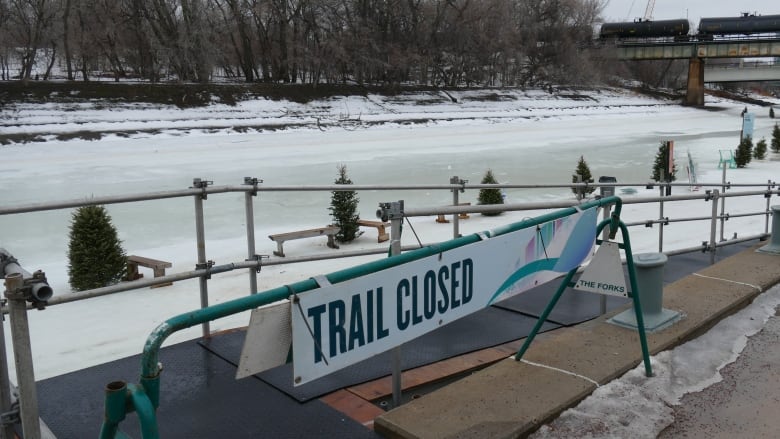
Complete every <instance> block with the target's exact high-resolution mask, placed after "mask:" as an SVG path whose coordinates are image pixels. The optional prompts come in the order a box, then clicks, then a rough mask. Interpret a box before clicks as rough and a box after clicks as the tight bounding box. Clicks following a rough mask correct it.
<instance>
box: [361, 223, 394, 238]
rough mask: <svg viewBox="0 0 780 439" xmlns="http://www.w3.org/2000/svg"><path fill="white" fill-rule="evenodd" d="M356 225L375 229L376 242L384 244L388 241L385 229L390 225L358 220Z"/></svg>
mask: <svg viewBox="0 0 780 439" xmlns="http://www.w3.org/2000/svg"><path fill="white" fill-rule="evenodd" d="M357 223H358V225H359V226H363V227H374V228H376V230H377V232H379V235H378V236H377V237H376V242H385V241H387V240H388V239H390V235H389V234H388V233H387V232H386V230H385V227H389V226H390V223H383V222H382V221H369V220H358V222H357Z"/></svg>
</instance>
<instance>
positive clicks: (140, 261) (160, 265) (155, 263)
mask: <svg viewBox="0 0 780 439" xmlns="http://www.w3.org/2000/svg"><path fill="white" fill-rule="evenodd" d="M139 265H140V266H142V267H146V268H151V269H152V272H153V273H154V277H162V276H165V269H166V268H171V267H172V266H173V264H171V263H170V262H168V261H159V260H157V259H152V258H145V257H143V256H136V255H130V256H128V257H127V280H136V279H140V278H142V277H144V275H143V274H141V273H139V272H138V266H139ZM168 285H173V282H168V283H164V284H159V285H152V286H151V287H150V288H159V287H167V286H168Z"/></svg>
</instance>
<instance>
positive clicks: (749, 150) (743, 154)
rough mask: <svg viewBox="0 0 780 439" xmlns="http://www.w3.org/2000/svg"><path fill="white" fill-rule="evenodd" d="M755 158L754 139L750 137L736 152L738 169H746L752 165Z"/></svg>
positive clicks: (735, 159) (740, 143) (735, 161)
mask: <svg viewBox="0 0 780 439" xmlns="http://www.w3.org/2000/svg"><path fill="white" fill-rule="evenodd" d="M752 158H753V139H751V138H750V136H745V138H743V139H742V141H741V142H739V145H738V146H737V150H736V151H735V152H734V163H736V164H737V168H744V167H745V166H747V164H748V163H750V160H751V159H752Z"/></svg>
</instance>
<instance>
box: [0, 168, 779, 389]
mask: <svg viewBox="0 0 780 439" xmlns="http://www.w3.org/2000/svg"><path fill="white" fill-rule="evenodd" d="M198 182H200V180H199V179H196V181H194V182H193V187H191V188H188V189H184V190H173V191H160V192H150V193H137V194H126V195H118V196H106V197H95V198H89V199H74V200H66V201H58V202H45V203H34V204H25V205H17V206H3V207H0V215H11V214H20V213H31V212H40V211H48V210H60V209H68V208H74V207H81V206H85V205H99V204H115V203H130V202H139V201H151V200H160V199H168V198H181V197H193V198H194V199H196V212H195V216H196V223H197V222H198V221H200V223H201V224H202V216H203V211H202V201H203V200H204V199H206V196H207V195H210V194H221V193H236V192H243V193H245V194H247V197H249V196H251V195H253V194H255V193H257V192H273V191H281V192H286V191H361V190H366V191H389V190H394V191H410V190H449V191H451V192H452V194H453V203H452V205H447V206H438V207H426V208H407V209H406V210H405V211H404V216H406V217H415V216H434V215H439V214H442V215H453V223H454V224H453V227H454V229H453V236H454V237H455V238H457V237H458V236H460V235H459V231H458V215H460V214H464V213H490V212H508V211H529V210H549V209H556V208H570V207H572V206H577V205H581V202H580V201H577V200H573V199H571V200H561V201H555V202H545V203H512V204H500V205H459V203H458V193H459V192H464V191H465V190H480V189H510V188H511V189H540V188H547V189H549V188H566V189H569V188H583V189H589V188H595V187H616V186H620V187H631V186H638V187H648V188H650V187H656V186H657V187H660V188H664V187H674V186H690V184H689V183H658V182H654V183H631V184H628V183H563V184H531V185H529V184H468V183H467V182H466V181H464V180H459V181H458V180H457V177H455V178H454V180H452V179H451V183H450V184H436V185H322V186H261V185H258V184H257V183H256V182H255V183H254V184H251V185H250V184H244V185H227V186H209V184H210V183H211V182H207V184H203V185H202V186H199V185H197V184H196V183H198ZM453 182H455V183H453ZM204 183H206V182H204ZM696 186H699V187H711V188H720V189H721V191H724V190H726V189H733V188H734V187H744V188H755V187H760V188H763V189H762V190H753V191H742V192H738V191H733V192H730V193H722V192H721V191H719V190H718V189H712V190H707V191H703V193H696V194H680V195H674V196H656V197H630V198H625V199H622V203H623V204H625V205H631V204H642V203H658V204H659V205H661V206H663V204H665V203H672V202H680V201H690V200H704V201H713V205H712V208H713V209H712V214H711V215H709V216H697V217H688V218H672V219H670V218H665V217H663V210H661V213H662V215H661V217H662V218H656V219H649V220H645V221H640V222H636V223H626V224H625V225H626V226H629V225H636V226H639V225H645V226H647V225H648V224H650V225H652V224H660V225H661V230H663V227H664V226H666V225H668V224H670V223H673V222H684V221H700V220H709V221H711V235H710V236H711V238H710V240H708V241H705V243H704V244H702V245H700V246H695V247H691V248H689V249H685V250H687V251H704V252H710V254H711V260H714V256H715V251H716V249H717V248H718V247H720V246H722V245H725V244H724V243H716V242H715V228H716V227H717V221H718V220H720V221H721V228H723V221H725V220H728V219H729V218H737V217H742V216H756V215H766V217H767V226H765V228H766V227H768V221H769V214H770V212H769V199H770V198H771V196H772V195H780V189H775V187H776V184H775V183H774V182H772V181H769V182H765V183H755V184H753V183H740V184H732V183H726V182H725V176H724V181H723V182H719V183H697V184H696ZM744 196H761V197H764V198H766V199H767V202H766V208H765V210H762V211H757V212H747V213H735V214H729V213H723V212H721V214H720V215H718V213H717V204H718V201H719V199H720V198H724V199H725V198H730V197H744ZM590 202H593V201H587V202H586V204H587V203H590ZM595 202H600V201H599V200H598V197H596V200H595ZM721 206H723V204H722V203H721ZM246 208H247V217H248V220H247V224H248V226H247V228H249V224H253V223H254V221H253V220H252V217H251V209H252V203H251V200H249V201H247V207H246ZM767 236H769V235H768V233H766V232H765V233H764V234H760V235H756V236H755V237H757V238H759V239H763V238H766V237H767ZM745 239H750V238H744V237H743V238H742V239H732V240H729V242H727V243H726V244H729V243H736V242H741V241H743V240H745ZM247 240H248V241H249V240H252V241H253V240H254V237H253V235H250V233H249V232H247ZM198 241H199V242H198V245H199V247H201V246H204V248H205V238H203V236H202V234H201V233H199V236H198ZM721 241H723V239H721ZM251 244H252V246H250V256H251V255H252V254H253V243H251ZM662 246H663V236H662V234H661V235H660V236H659V247H662ZM415 248H418V246H406V247H404V248H403V250H404V251H408V250H413V249H415ZM659 251H661V249H660V248H659ZM677 252H680V250H679V249H678V250H674V251H672V252H667V253H668V254H673V253H677ZM383 253H386V248H379V249H369V250H361V251H352V252H344V251H341V252H338V253H335V252H334V253H328V254H321V255H316V256H308V257H290V258H285V259H284V260H281V259H274V260H261V259H251V258H250V259H248V260H245V261H237V262H231V263H227V264H222V265H213V263H211V264H203V266H200V265H201V263H202V262H205V260H204V261H200V259H201V258H199V267H196V269H195V270H191V271H186V272H180V273H175V274H169V275H166V276H162V277H158V278H154V279H144V280H136V281H132V282H124V283H120V284H117V285H112V286H108V287H104V288H98V289H93V290H88V291H82V292H77V293H73V294H70V295H67V296H65V295H63V296H56V297H53V298H51V299H50V300H49V301H48V302H47V305H58V304H63V303H69V302H73V301H77V300H85V299H89V298H93V297H98V296H103V295H106V294H112V293H117V292H121V291H127V290H132V289H139V288H146V287H149V286H152V285H158V284H163V283H168V282H176V281H181V280H185V279H194V278H198V279H200V280H202V282H201V284H202V288H201V298H202V301H201V304H202V307H203V308H207V307H208V300H207V291H206V290H205V284H206V280H207V279H208V278H210V277H211V275H213V274H219V273H225V272H229V271H233V270H236V269H247V270H249V271H250V279H251V276H254V273H255V270H257V269H259V268H260V267H261V266H269V265H280V264H288V263H296V262H308V261H315V260H323V259H332V258H340V257H354V256H363V255H370V254H383ZM208 262H211V261H208ZM252 292H254V289H253V291H252ZM208 308H213V307H208ZM2 311H3V312H4V313H6V312H8V309H7V307H4V308H3V310H2ZM207 334H208V327H207V326H204V335H207ZM26 343H27V344H28V345H29V339H28V340H27V342H26ZM30 361H32V360H31V359H30ZM4 364H5V362H3V366H4ZM22 368H26V369H29V370H32V364H29V365H23V366H22ZM142 384H143V383H142ZM22 397H24V395H22Z"/></svg>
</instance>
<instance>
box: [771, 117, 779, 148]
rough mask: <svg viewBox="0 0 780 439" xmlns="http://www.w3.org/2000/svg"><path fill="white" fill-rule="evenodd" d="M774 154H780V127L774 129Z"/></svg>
mask: <svg viewBox="0 0 780 439" xmlns="http://www.w3.org/2000/svg"><path fill="white" fill-rule="evenodd" d="M772 152H780V127H778V126H777V124H775V127H774V128H772Z"/></svg>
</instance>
